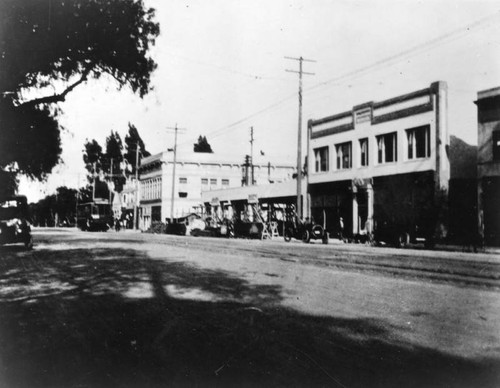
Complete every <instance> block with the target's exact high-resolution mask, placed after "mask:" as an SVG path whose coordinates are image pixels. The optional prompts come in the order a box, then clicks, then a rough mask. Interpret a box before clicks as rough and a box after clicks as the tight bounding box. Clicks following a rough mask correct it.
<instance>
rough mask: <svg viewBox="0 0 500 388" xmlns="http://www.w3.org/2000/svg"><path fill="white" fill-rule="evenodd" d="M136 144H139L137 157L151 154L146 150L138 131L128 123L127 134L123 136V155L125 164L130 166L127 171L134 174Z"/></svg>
mask: <svg viewBox="0 0 500 388" xmlns="http://www.w3.org/2000/svg"><path fill="white" fill-rule="evenodd" d="M137 145H139V152H140V155H139V157H143V158H144V157H147V156H150V155H151V154H150V153H149V152H148V151H147V150H146V146H145V145H144V141H143V140H142V138H141V136H140V135H139V131H138V130H137V128H136V127H135V126H134V125H133V124H130V123H128V134H127V135H126V136H125V155H124V159H125V161H126V162H127V165H128V166H129V167H130V170H129V171H128V172H129V173H130V174H131V175H134V174H135V159H136V149H137Z"/></svg>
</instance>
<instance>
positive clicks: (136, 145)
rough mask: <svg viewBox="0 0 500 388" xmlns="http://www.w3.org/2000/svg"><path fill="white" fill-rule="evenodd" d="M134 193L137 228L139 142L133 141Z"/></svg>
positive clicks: (135, 223) (135, 226)
mask: <svg viewBox="0 0 500 388" xmlns="http://www.w3.org/2000/svg"><path fill="white" fill-rule="evenodd" d="M134 192H135V195H134V226H133V229H134V230H137V200H138V199H139V142H136V143H135V190H134Z"/></svg>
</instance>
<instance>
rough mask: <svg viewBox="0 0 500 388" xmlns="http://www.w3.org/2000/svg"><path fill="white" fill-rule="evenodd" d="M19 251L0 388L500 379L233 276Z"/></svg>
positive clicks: (10, 272) (486, 364)
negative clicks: (300, 306)
mask: <svg viewBox="0 0 500 388" xmlns="http://www.w3.org/2000/svg"><path fill="white" fill-rule="evenodd" d="M165 249H168V246H166V247H165ZM16 253H17V251H15V250H14V251H7V252H6V251H3V252H2V254H3V255H2V256H1V257H2V258H0V274H1V275H0V317H1V319H0V386H2V387H3V386H5V387H165V386H169V387H183V386H189V387H196V386H202V387H205V386H219V387H226V386H238V387H242V386H256V387H263V386H269V387H271V386H272V387H279V386H283V387H290V386H297V387H311V386H329V387H391V386H392V387H396V386H397V387H399V386H405V387H444V386H453V387H473V386H476V387H479V386H481V387H487V386H491V387H493V386H498V383H499V382H500V372H499V371H500V369H499V367H500V364H499V363H498V361H493V360H486V359H485V360H479V361H471V360H465V359H459V358H456V357H452V356H449V355H445V354H441V353H437V352H435V351H431V350H428V349H423V348H415V347H411V346H409V345H407V344H402V343H399V342H398V340H396V339H395V338H394V337H393V336H391V331H390V329H388V328H387V325H386V324H385V323H384V322H381V321H377V320H370V319H345V318H340V317H315V316H309V315H304V314H301V313H298V312H295V311H292V310H289V309H285V308H283V307H281V306H280V302H281V292H282V290H281V289H280V288H279V287H277V286H269V285H253V284H250V283H248V282H246V281H244V280H242V279H240V278H238V277H236V276H234V275H232V274H229V273H225V272H220V271H211V270H206V269H200V268H197V267H194V266H192V265H189V264H186V263H183V262H180V261H179V262H175V261H163V260H162V261H160V260H153V259H150V258H148V257H147V255H146V254H145V253H144V252H141V251H135V250H120V249H98V248H94V249H71V250H66V249H60V250H50V249H40V250H35V251H33V252H27V253H22V254H21V253H19V254H16ZM174 260H175V259H174Z"/></svg>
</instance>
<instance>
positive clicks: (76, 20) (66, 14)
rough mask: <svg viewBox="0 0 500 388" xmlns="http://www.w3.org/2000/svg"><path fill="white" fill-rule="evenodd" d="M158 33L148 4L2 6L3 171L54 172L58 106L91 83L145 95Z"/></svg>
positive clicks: (26, 2) (33, 1)
mask: <svg viewBox="0 0 500 388" xmlns="http://www.w3.org/2000/svg"><path fill="white" fill-rule="evenodd" d="M158 34H159V25H158V24H157V23H156V22H155V21H154V10H153V9H149V8H146V7H145V5H144V3H143V1H142V0H69V1H68V0H51V1H41V0H2V1H0V138H1V139H2V142H1V143H0V168H1V169H5V168H6V167H8V166H10V168H11V169H14V170H16V171H17V172H19V173H23V174H26V175H28V176H30V177H31V178H36V179H43V178H44V177H45V176H46V175H47V174H48V173H50V171H51V170H52V168H53V167H54V166H55V165H56V164H57V163H58V161H59V157H60V154H61V142H60V131H61V129H62V128H61V126H60V125H59V123H58V120H57V117H58V114H59V113H60V111H59V108H60V107H58V106H57V105H55V104H57V103H60V102H62V101H64V100H65V98H66V96H67V94H68V93H70V92H71V91H72V90H73V89H74V88H75V87H77V86H78V85H80V84H82V83H85V82H86V81H87V80H88V79H90V78H94V79H99V78H100V77H101V76H103V75H105V74H107V75H109V76H110V77H112V78H113V79H114V80H115V81H116V84H117V86H118V87H119V88H121V87H124V86H126V85H128V86H130V88H131V89H132V90H133V91H134V92H135V93H138V94H139V95H140V96H141V97H142V96H144V95H145V94H146V93H147V92H148V91H149V90H150V89H151V86H150V76H151V73H152V72H153V70H154V69H155V67H156V64H155V62H154V61H153V59H152V58H150V57H149V56H148V50H149V49H150V47H151V45H153V44H154V41H155V38H156V37H157V36H158ZM48 86H50V87H51V88H49V89H48V90H50V92H47V87H48Z"/></svg>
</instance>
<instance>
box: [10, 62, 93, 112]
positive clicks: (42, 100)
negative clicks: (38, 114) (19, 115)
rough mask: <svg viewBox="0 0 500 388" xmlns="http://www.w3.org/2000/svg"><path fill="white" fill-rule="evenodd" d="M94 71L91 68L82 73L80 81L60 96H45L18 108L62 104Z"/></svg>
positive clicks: (24, 103)
mask: <svg viewBox="0 0 500 388" xmlns="http://www.w3.org/2000/svg"><path fill="white" fill-rule="evenodd" d="M91 71H92V68H89V69H87V70H85V71H84V72H83V73H82V76H81V77H80V79H79V80H78V81H76V82H74V83H73V84H71V85H69V86H68V87H67V88H66V89H65V90H64V91H63V92H62V93H59V94H53V95H52V96H45V97H40V98H35V99H33V100H29V101H26V102H23V103H22V104H19V105H18V106H17V107H18V108H19V107H24V106H35V105H38V104H53V103H56V102H62V101H64V100H65V99H66V95H67V94H68V93H69V92H71V91H72V90H73V89H74V88H76V87H77V86H78V85H80V84H81V83H83V82H85V81H87V79H88V75H89V73H90V72H91Z"/></svg>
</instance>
